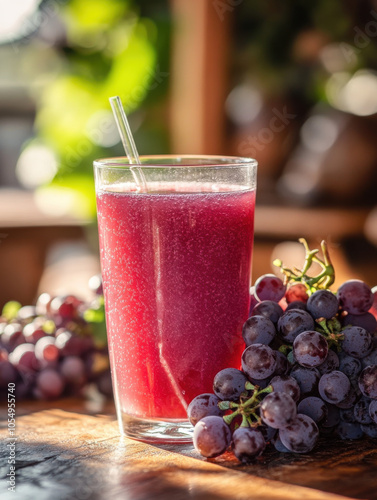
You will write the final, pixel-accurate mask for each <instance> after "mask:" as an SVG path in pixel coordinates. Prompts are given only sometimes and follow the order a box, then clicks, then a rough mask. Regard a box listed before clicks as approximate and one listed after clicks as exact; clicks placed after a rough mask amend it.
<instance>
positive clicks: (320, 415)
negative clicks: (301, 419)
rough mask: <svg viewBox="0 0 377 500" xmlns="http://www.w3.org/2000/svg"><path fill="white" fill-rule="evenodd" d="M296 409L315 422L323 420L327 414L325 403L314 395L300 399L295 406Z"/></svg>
mask: <svg viewBox="0 0 377 500" xmlns="http://www.w3.org/2000/svg"><path fill="white" fill-rule="evenodd" d="M297 411H298V413H301V414H303V415H307V416H308V417H310V418H311V419H312V420H314V422H316V423H319V422H321V421H322V420H324V419H325V418H326V417H327V414H328V409H327V406H326V403H325V402H324V401H322V399H321V398H317V397H316V396H309V397H307V398H304V399H302V400H301V401H300V402H299V404H298V406H297Z"/></svg>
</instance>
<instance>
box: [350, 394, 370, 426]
mask: <svg viewBox="0 0 377 500" xmlns="http://www.w3.org/2000/svg"><path fill="white" fill-rule="evenodd" d="M369 403H370V401H369V400H367V399H366V398H361V399H360V400H359V401H358V402H357V403H356V404H355V406H354V408H353V412H354V415H355V420H356V422H358V423H359V424H371V423H372V419H371V417H370V415H369Z"/></svg>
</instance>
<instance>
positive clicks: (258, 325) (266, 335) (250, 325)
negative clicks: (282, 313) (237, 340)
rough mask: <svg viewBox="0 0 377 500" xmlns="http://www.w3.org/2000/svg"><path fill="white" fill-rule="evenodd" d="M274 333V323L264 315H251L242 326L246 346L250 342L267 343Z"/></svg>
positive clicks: (273, 336)
mask: <svg viewBox="0 0 377 500" xmlns="http://www.w3.org/2000/svg"><path fill="white" fill-rule="evenodd" d="M275 335H276V329H275V325H274V324H273V322H272V321H271V320H270V319H268V318H266V317H265V316H251V318H249V319H248V320H247V321H246V323H245V324H244V325H243V328H242V337H243V339H244V341H245V344H246V347H248V346H249V345H252V344H265V345H269V344H270V343H271V342H272V341H273V340H274V338H275Z"/></svg>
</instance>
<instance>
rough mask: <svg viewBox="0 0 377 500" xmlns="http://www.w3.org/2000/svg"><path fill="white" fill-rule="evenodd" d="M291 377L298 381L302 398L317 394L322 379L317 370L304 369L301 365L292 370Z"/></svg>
mask: <svg viewBox="0 0 377 500" xmlns="http://www.w3.org/2000/svg"><path fill="white" fill-rule="evenodd" d="M290 376H291V377H293V378H295V379H296V381H297V383H298V385H299V387H300V393H301V396H305V395H310V394H313V393H315V392H316V391H317V388H318V382H319V379H320V377H321V375H320V373H319V371H318V370H317V369H316V368H304V367H303V366H300V365H295V366H294V367H293V368H292V370H291V373H290Z"/></svg>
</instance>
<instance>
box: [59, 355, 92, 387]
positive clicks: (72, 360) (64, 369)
mask: <svg viewBox="0 0 377 500" xmlns="http://www.w3.org/2000/svg"><path fill="white" fill-rule="evenodd" d="M85 371H86V370H85V363H84V361H83V360H82V359H81V358H79V357H78V356H66V357H65V358H64V359H63V360H62V362H61V365H60V373H61V375H62V376H63V378H64V380H65V381H66V382H67V383H68V384H71V385H75V386H81V385H84V383H85V381H86V376H85Z"/></svg>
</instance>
